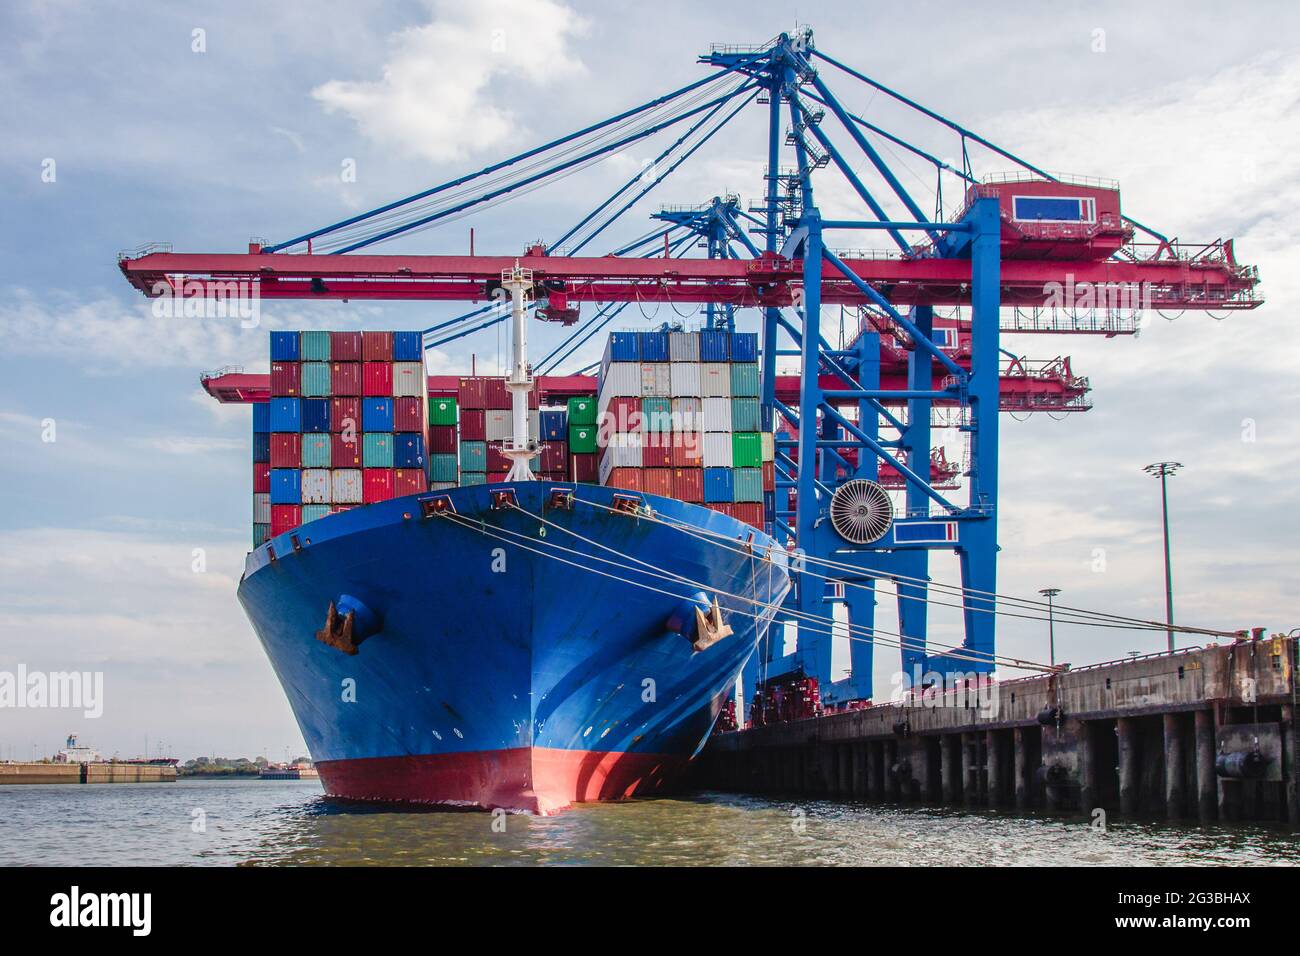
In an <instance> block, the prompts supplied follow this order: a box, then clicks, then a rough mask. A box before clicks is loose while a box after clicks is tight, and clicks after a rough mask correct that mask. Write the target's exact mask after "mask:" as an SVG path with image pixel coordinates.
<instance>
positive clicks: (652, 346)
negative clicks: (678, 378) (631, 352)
mask: <svg viewBox="0 0 1300 956" xmlns="http://www.w3.org/2000/svg"><path fill="white" fill-rule="evenodd" d="M638 334H639V336H640V339H641V342H640V345H641V361H643V362H667V361H668V333H667V332H640V333H638Z"/></svg>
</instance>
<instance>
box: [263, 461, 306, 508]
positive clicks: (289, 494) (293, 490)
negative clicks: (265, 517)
mask: <svg viewBox="0 0 1300 956" xmlns="http://www.w3.org/2000/svg"><path fill="white" fill-rule="evenodd" d="M271 504H273V505H297V504H302V472H301V471H299V470H298V469H297V468H272V469H271Z"/></svg>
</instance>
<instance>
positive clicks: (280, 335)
mask: <svg viewBox="0 0 1300 956" xmlns="http://www.w3.org/2000/svg"><path fill="white" fill-rule="evenodd" d="M298 355H299V352H298V333H297V332H272V333H271V361H272V362H296V361H298Z"/></svg>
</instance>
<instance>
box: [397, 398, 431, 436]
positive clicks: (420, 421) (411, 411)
mask: <svg viewBox="0 0 1300 956" xmlns="http://www.w3.org/2000/svg"><path fill="white" fill-rule="evenodd" d="M393 431H395V432H421V431H424V402H422V401H420V399H418V398H416V397H415V396H414V395H407V396H404V397H402V398H395V399H393Z"/></svg>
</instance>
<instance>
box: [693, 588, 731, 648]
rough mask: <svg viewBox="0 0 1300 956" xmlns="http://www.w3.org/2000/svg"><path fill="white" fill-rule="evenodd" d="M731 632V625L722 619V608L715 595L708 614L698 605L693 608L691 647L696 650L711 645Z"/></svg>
mask: <svg viewBox="0 0 1300 956" xmlns="http://www.w3.org/2000/svg"><path fill="white" fill-rule="evenodd" d="M731 633H732V630H731V626H730V625H728V624H725V623H723V621H722V608H720V607H719V606H718V599H717V597H716V596H715V597H714V598H713V607H711V608H710V609H709V613H708V614H705V613H704V612H703V611H701V610H700V609H699V608H698V607H697V608H696V609H695V640H694V641H692V642H691V647H693V648H694V649H695V650H696V651H703V650H706V649H707V648H710V647H712V646H713V645H714V644H716V643H718V641H720V640H722V639H723V638H724V637H728V636H730V635H731Z"/></svg>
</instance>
